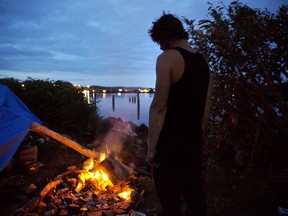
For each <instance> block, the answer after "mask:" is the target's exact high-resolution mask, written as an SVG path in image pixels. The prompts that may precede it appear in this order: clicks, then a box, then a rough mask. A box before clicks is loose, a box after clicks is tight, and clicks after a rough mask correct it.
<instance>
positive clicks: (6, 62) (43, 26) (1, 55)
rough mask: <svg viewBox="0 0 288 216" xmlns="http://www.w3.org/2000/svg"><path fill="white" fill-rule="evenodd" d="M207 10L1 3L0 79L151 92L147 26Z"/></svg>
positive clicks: (142, 2)
mask: <svg viewBox="0 0 288 216" xmlns="http://www.w3.org/2000/svg"><path fill="white" fill-rule="evenodd" d="M227 1H228V0H226V1H225V2H227ZM251 1H252V2H254V3H255V2H256V1H255V0H251ZM265 2H268V0H266V1H265ZM207 8H208V5H207V1H204V0H200V1H199V0H183V1H178V0H161V1H154V0H137V1H135V0H109V1H107V0H97V1H96V0H83V1H71V0H61V1H58V0H49V1H44V0H43V1H40V0H27V1H25V2H24V1H23V0H13V1H11V0H1V1H0V25H1V28H0V35H1V40H0V69H1V74H2V76H4V72H3V71H6V72H5V74H6V75H7V73H10V76H14V77H15V78H20V77H21V79H23V77H27V75H26V76H25V74H30V75H31V76H32V77H35V78H45V79H47V78H50V79H53V80H55V79H58V78H59V79H67V81H71V82H72V81H73V82H76V81H77V80H78V81H79V83H80V82H81V83H80V84H83V85H93V84H96V85H97V84H98V83H97V82H99V83H107V85H123V84H124V83H125V84H127V85H129V86H131V85H137V86H140V85H141V84H143V85H145V86H147V85H148V86H150V87H153V86H154V79H155V77H154V74H155V72H154V70H155V60H156V58H157V55H159V54H160V52H161V51H160V50H159V47H158V46H157V45H156V44H154V43H153V42H152V41H151V39H150V38H149V36H148V34H147V30H148V29H149V28H150V27H151V25H152V21H154V20H155V19H157V18H158V17H160V16H161V15H162V12H163V11H166V12H171V13H173V14H177V15H178V16H180V17H181V16H185V17H187V18H189V19H200V18H204V17H205V16H206V15H207ZM144 74H145V75H144ZM125 77H126V79H125ZM117 80H118V83H117ZM129 80H130V81H129ZM91 82H95V83H91ZM129 83H130V84H129Z"/></svg>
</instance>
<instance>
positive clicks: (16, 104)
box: [0, 84, 41, 172]
mask: <svg viewBox="0 0 288 216" xmlns="http://www.w3.org/2000/svg"><path fill="white" fill-rule="evenodd" d="M32 121H34V122H37V123H39V124H41V120H40V119H39V118H38V117H37V116H35V115H34V114H33V113H32V112H31V111H30V110H29V109H28V108H27V106H26V105H25V104H24V103H23V102H22V101H21V100H20V99H19V98H18V97H17V96H16V95H15V94H14V93H13V92H12V91H11V90H10V89H9V88H8V87H7V86H5V85H2V84H0V172H1V171H2V170H3V169H4V168H5V167H6V166H7V165H8V163H9V162H10V160H11V159H12V157H13V156H14V154H15V153H16V151H17V149H18V148H19V146H20V144H21V142H22V141H23V140H24V138H25V136H26V135H27V133H28V132H29V129H30V127H31V123H32Z"/></svg>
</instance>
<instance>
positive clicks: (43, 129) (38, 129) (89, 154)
mask: <svg viewBox="0 0 288 216" xmlns="http://www.w3.org/2000/svg"><path fill="white" fill-rule="evenodd" d="M31 130H32V131H34V132H38V133H42V134H45V135H47V136H49V137H51V138H53V139H55V140H57V141H58V142H60V143H62V144H64V145H67V146H69V147H70V148H72V149H74V150H76V151H78V152H79V153H81V154H82V155H84V156H86V157H88V158H95V159H98V158H99V157H100V153H98V152H95V151H92V150H90V149H86V148H84V147H83V146H81V145H79V144H78V143H76V142H74V141H72V140H70V139H68V138H67V137H64V136H62V135H60V134H59V133H57V132H55V131H53V130H50V129H49V128H47V127H45V126H42V125H40V124H38V123H36V122H32V124H31Z"/></svg>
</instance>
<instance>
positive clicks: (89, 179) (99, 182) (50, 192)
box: [14, 125, 145, 216]
mask: <svg viewBox="0 0 288 216" xmlns="http://www.w3.org/2000/svg"><path fill="white" fill-rule="evenodd" d="M35 128H36V129H35ZM33 129H34V130H35V131H36V130H37V131H38V132H39V131H40V130H41V132H42V133H45V134H49V135H50V136H52V137H53V138H55V139H56V140H58V141H61V142H62V143H64V144H66V145H68V146H69V147H71V148H73V149H75V150H77V151H78V152H80V153H81V154H83V155H85V156H89V155H91V156H93V157H90V158H89V157H88V159H86V160H85V161H84V162H83V163H82V164H81V165H80V166H79V168H76V167H74V168H73V169H68V170H67V171H66V172H64V173H62V174H60V175H58V176H57V177H56V178H54V180H53V181H50V182H49V183H48V184H47V185H46V186H45V187H44V189H42V191H40V193H39V194H38V195H37V196H36V197H34V198H33V199H32V200H30V201H29V202H28V203H26V204H25V205H24V206H22V207H21V208H19V209H17V210H16V211H15V213H14V215H15V216H16V215H17V216H20V215H21V216H22V215H23V216H24V215H33V216H36V215H47V216H48V215H61V216H63V215H88V216H98V215H99V216H100V215H113V216H117V215H121V216H122V215H124V216H129V215H145V214H141V213H137V212H134V213H133V207H135V206H136V205H137V200H140V198H141V197H142V195H143V194H144V191H142V192H141V191H140V192H139V191H138V189H137V186H136V185H137V181H138V182H139V181H140V180H139V179H138V178H137V177H135V175H134V174H135V171H134V170H133V169H131V168H129V167H128V166H126V165H125V164H123V163H121V162H120V161H118V160H116V159H115V158H114V157H112V156H111V155H110V154H109V151H108V149H106V153H99V152H92V151H91V150H89V149H85V148H83V147H81V146H80V145H79V144H77V143H75V142H73V141H71V140H69V139H67V138H65V137H62V136H60V135H59V134H57V133H55V132H53V131H51V130H49V129H47V128H43V127H40V126H39V125H36V126H35V127H34V128H33Z"/></svg>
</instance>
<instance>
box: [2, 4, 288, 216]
mask: <svg viewBox="0 0 288 216" xmlns="http://www.w3.org/2000/svg"><path fill="white" fill-rule="evenodd" d="M287 12H288V6H287V5H283V6H282V7H280V8H279V10H278V11H277V13H276V14H272V13H270V12H269V11H266V10H265V11H261V10H259V9H252V8H249V7H248V6H246V5H243V4H242V3H240V2H232V3H231V4H230V5H228V6H225V5H219V6H214V5H212V4H210V7H209V9H208V16H207V18H206V19H204V20H201V21H199V22H198V23H195V21H193V20H189V19H187V18H184V20H185V23H186V24H187V30H188V31H189V33H190V35H191V44H193V45H197V46H199V47H200V51H201V52H203V53H204V54H205V55H206V56H207V59H208V62H209V64H210V66H211V72H212V74H213V92H212V102H211V110H210V111H211V112H210V120H209V124H208V126H207V130H206V136H205V137H206V139H205V175H206V181H207V182H206V187H207V194H208V206H209V215H224V216H226V215H227V216H228V215H236V216H237V215H239V216H240V215H247V216H248V215H249V216H252V215H253V216H255V215H277V206H279V205H282V204H283V203H281V202H283V196H282V197H279V196H278V195H279V194H278V192H279V190H280V191H282V192H283V191H285V190H287V188H286V189H285V187H282V188H281V187H280V188H278V191H276V190H275V188H277V186H278V185H275V184H274V183H273V181H271V179H272V177H273V176H277V174H278V173H279V172H281V171H282V170H284V169H288V143H287V140H288V139H287V138H288V82H287V75H288V68H287V64H288V61H287V59H288V58H287V57H288V43H287V41H288V38H287V37H288V16H287V15H288V14H287ZM0 82H1V83H3V84H5V85H7V86H8V87H9V88H10V89H11V90H13V91H14V93H15V94H16V95H18V97H19V98H20V99H21V100H22V101H23V102H24V103H25V104H26V105H27V106H28V107H29V109H31V111H32V112H34V114H36V115H37V116H38V117H39V118H40V119H41V120H42V121H43V124H44V125H46V126H48V127H49V128H50V129H53V130H55V131H57V132H59V133H65V134H68V135H69V136H71V137H72V138H74V139H76V140H77V141H78V142H79V143H81V144H83V145H86V146H87V144H90V145H92V147H95V146H97V143H96V144H95V143H94V146H93V144H91V143H90V142H91V141H92V140H93V139H95V138H99V136H100V138H101V136H104V135H103V134H105V133H107V131H108V128H109V126H107V122H105V120H103V119H102V118H101V117H100V116H99V115H98V112H97V107H93V106H91V105H88V104H87V103H86V102H85V101H84V98H83V94H82V93H81V91H80V89H77V88H75V87H74V86H72V85H71V84H69V83H65V82H61V81H56V82H54V81H49V80H45V81H43V80H34V79H31V78H29V79H27V80H26V81H24V82H23V84H24V87H22V86H21V84H22V82H19V81H18V80H15V79H2V80H0ZM95 82H96V81H95ZM134 129H135V130H136V135H137V137H132V136H128V139H125V140H124V144H127V145H126V147H125V154H126V159H127V161H125V162H131V161H132V160H133V157H132V158H131V157H130V158H129V157H128V156H129V153H131V152H132V153H131V154H130V156H131V155H133V156H135V155H136V156H137V157H139V158H142V162H141V160H140V162H139V160H138V162H139V163H138V164H137V162H136V168H140V167H141V169H142V168H143V167H144V168H143V169H144V170H145V169H146V171H147V172H148V173H149V170H147V167H145V164H144V163H143V160H145V153H146V149H145V148H146V139H147V130H145V127H144V129H143V128H142V129H141V130H139V128H137V127H135V128H134ZM87 131H89V136H90V138H91V139H85V138H83V135H85V134H87V133H86V132H87ZM84 137H85V136H84ZM86 138H87V137H86ZM135 143H137V145H136V146H137V149H135ZM60 146H61V145H46V146H45V147H44V146H42V147H40V151H39V159H40V160H42V161H45V164H46V167H48V169H45V170H46V172H48V173H49V171H50V174H51V175H54V174H55V175H56V174H59V172H62V171H63V170H64V169H65V168H66V167H67V166H68V165H73V164H75V163H79V162H80V161H81V156H79V154H78V153H75V152H74V151H73V150H70V149H67V148H61V147H60ZM124 146H125V145H124ZM41 148H45V149H44V150H43V149H42V150H41ZM43 152H45V153H43ZM63 155H65V156H64V157H63ZM127 155H128V156H127ZM51 157H53V158H54V159H53V160H51ZM133 162H134V163H135V161H133ZM52 170H54V171H53V172H52ZM39 175H40V174H39ZM279 175H280V176H281V173H280V174H279ZM148 176H149V175H148ZM148 179H150V178H148ZM146 180H147V179H146ZM286 183H287V182H286ZM273 184H274V185H273ZM286 185H288V183H287V184H286ZM152 186H153V185H152V183H151V181H149V180H147V185H146V191H147V197H146V201H145V202H144V203H143V205H142V207H141V208H140V207H139V210H140V211H142V212H146V213H147V215H154V213H155V212H156V209H157V208H158V207H159V204H158V202H157V198H156V197H155V192H154V191H153V188H152ZM285 199H287V193H286V195H284V200H285ZM286 204H287V203H286ZM283 205H285V203H284V204H283ZM149 212H150V213H149Z"/></svg>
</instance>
